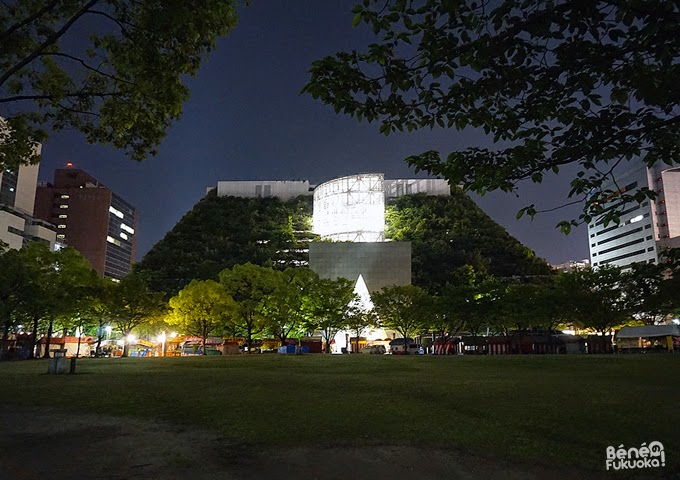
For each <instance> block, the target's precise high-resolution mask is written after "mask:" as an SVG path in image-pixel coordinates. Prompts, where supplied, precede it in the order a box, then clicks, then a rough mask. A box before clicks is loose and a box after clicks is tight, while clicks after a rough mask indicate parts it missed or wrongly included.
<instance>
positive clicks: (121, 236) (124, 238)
mask: <svg viewBox="0 0 680 480" xmlns="http://www.w3.org/2000/svg"><path fill="white" fill-rule="evenodd" d="M120 238H122V239H123V240H127V239H128V236H127V235H126V234H124V233H123V232H120Z"/></svg>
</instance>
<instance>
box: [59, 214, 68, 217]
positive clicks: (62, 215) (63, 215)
mask: <svg viewBox="0 0 680 480" xmlns="http://www.w3.org/2000/svg"><path fill="white" fill-rule="evenodd" d="M59 218H68V215H65V214H63V213H62V214H61V215H59Z"/></svg>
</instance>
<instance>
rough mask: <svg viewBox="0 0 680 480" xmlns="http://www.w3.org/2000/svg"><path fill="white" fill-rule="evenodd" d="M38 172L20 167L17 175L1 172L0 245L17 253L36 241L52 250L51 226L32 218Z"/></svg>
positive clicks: (52, 229)
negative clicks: (4, 245)
mask: <svg viewBox="0 0 680 480" xmlns="http://www.w3.org/2000/svg"><path fill="white" fill-rule="evenodd" d="M38 148H40V147H38ZM38 153H39V152H38ZM38 169H39V166H38V165H21V166H20V167H19V168H18V170H17V171H16V172H13V171H9V170H5V171H4V172H0V241H2V242H4V243H6V244H7V245H8V246H9V248H13V249H17V250H18V249H20V248H21V247H23V246H24V245H26V243H28V242H30V241H37V242H43V243H45V244H48V245H49V246H50V249H51V250H54V246H55V241H56V235H57V233H56V231H55V228H54V226H53V225H51V224H50V223H48V222H45V221H43V220H40V219H38V218H35V217H34V216H33V208H34V204H35V191H36V186H37V182H38Z"/></svg>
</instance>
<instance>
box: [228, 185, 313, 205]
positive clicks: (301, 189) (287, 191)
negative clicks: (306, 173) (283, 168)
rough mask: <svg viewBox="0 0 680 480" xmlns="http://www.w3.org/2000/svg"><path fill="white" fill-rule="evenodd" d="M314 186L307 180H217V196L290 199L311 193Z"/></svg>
mask: <svg viewBox="0 0 680 480" xmlns="http://www.w3.org/2000/svg"><path fill="white" fill-rule="evenodd" d="M313 190H314V186H313V185H310V184H309V180H247V181H239V180H235V181H226V182H217V195H218V196H219V197H242V198H256V197H277V198H280V199H281V200H284V201H285V200H290V199H291V198H295V197H299V196H300V195H311V194H312V191H313Z"/></svg>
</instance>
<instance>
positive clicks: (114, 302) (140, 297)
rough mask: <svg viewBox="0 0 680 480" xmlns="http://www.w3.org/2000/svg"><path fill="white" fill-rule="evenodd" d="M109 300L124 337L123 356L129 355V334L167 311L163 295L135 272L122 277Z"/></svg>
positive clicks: (110, 311)
mask: <svg viewBox="0 0 680 480" xmlns="http://www.w3.org/2000/svg"><path fill="white" fill-rule="evenodd" d="M109 301H110V304H109V314H110V315H111V318H112V320H113V324H114V325H115V326H116V328H117V329H118V331H119V332H120V333H121V335H123V337H124V340H125V343H124V346H123V357H127V356H128V352H129V349H130V345H129V342H128V341H127V337H128V335H130V334H131V333H132V331H133V330H134V329H135V328H137V327H139V326H140V325H142V324H143V323H145V322H148V321H150V320H151V319H153V318H154V317H158V316H159V315H162V314H163V313H164V312H165V311H166V304H165V302H164V301H163V298H162V295H161V294H159V293H155V292H152V291H151V290H150V289H149V287H148V286H147V285H146V283H145V282H144V280H143V279H142V278H141V277H140V276H139V275H136V274H135V273H129V274H128V275H126V276H125V277H123V278H122V280H121V281H120V283H119V284H118V286H117V287H116V288H115V289H114V291H113V293H112V295H111V297H110V300H109Z"/></svg>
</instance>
